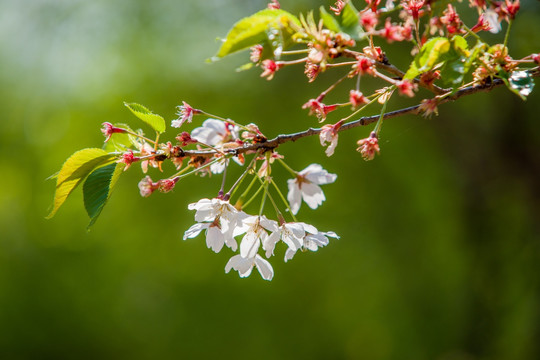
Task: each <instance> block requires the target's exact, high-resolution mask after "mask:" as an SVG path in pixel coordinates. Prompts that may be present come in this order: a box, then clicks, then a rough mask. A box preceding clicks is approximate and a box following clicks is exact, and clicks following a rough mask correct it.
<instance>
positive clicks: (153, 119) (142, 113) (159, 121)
mask: <svg viewBox="0 0 540 360" xmlns="http://www.w3.org/2000/svg"><path fill="white" fill-rule="evenodd" d="M124 105H125V106H126V107H127V108H128V109H129V110H131V112H132V113H133V114H134V115H135V116H136V117H138V118H139V119H141V120H142V121H144V122H145V123H147V124H148V125H150V126H151V127H152V128H153V129H154V130H156V131H157V132H159V133H162V132H164V131H165V119H163V117H161V116H159V115H157V114H154V113H152V112H151V111H150V110H148V109H147V108H146V107H144V106H142V105H140V104H137V103H127V102H124Z"/></svg>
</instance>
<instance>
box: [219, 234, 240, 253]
mask: <svg viewBox="0 0 540 360" xmlns="http://www.w3.org/2000/svg"><path fill="white" fill-rule="evenodd" d="M223 239H224V241H225V244H226V245H227V246H228V247H229V248H230V249H231V250H232V251H236V249H238V243H237V242H236V240H235V238H234V237H232V236H231V233H224V234H223Z"/></svg>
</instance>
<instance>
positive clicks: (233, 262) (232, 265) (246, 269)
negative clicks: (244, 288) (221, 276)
mask: <svg viewBox="0 0 540 360" xmlns="http://www.w3.org/2000/svg"><path fill="white" fill-rule="evenodd" d="M253 262H254V259H246V258H243V257H242V256H240V255H234V256H233V257H232V258H230V259H229V261H228V262H227V265H225V272H226V273H228V272H229V271H231V269H234V270H236V271H238V274H239V275H240V277H247V276H249V275H250V274H251V270H252V269H253Z"/></svg>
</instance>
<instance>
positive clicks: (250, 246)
mask: <svg viewBox="0 0 540 360" xmlns="http://www.w3.org/2000/svg"><path fill="white" fill-rule="evenodd" d="M266 230H268V231H270V232H271V233H273V232H275V231H277V230H278V223H277V222H276V221H274V220H269V219H268V218H266V216H264V215H261V216H247V217H245V218H243V219H242V221H241V223H239V226H238V227H237V228H236V229H235V235H241V234H244V233H245V235H244V237H243V238H242V242H241V243H240V255H241V256H242V257H244V258H252V257H254V256H255V254H257V252H258V251H259V247H260V245H261V243H263V242H264V241H266V238H267V237H268V233H267V232H266Z"/></svg>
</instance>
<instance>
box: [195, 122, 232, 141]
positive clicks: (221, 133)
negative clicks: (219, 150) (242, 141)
mask: <svg viewBox="0 0 540 360" xmlns="http://www.w3.org/2000/svg"><path fill="white" fill-rule="evenodd" d="M191 137H192V138H194V139H196V140H197V141H200V142H201V143H204V144H207V145H211V146H219V145H223V144H225V143H228V142H231V141H234V140H235V139H237V138H238V126H235V125H232V124H230V123H227V122H225V121H221V120H216V119H207V120H205V121H204V122H203V123H202V126H201V127H198V128H195V129H193V131H192V132H191Z"/></svg>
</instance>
